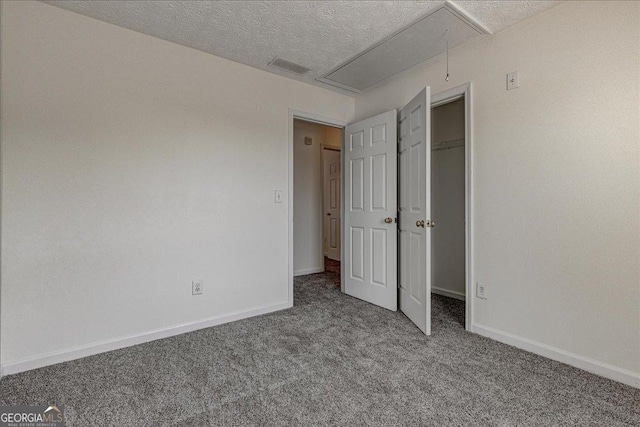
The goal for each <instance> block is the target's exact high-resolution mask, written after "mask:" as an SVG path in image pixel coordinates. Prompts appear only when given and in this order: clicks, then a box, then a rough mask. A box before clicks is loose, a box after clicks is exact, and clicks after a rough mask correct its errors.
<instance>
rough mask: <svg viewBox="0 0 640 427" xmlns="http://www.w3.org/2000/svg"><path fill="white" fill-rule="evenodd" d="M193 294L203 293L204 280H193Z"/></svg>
mask: <svg viewBox="0 0 640 427" xmlns="http://www.w3.org/2000/svg"><path fill="white" fill-rule="evenodd" d="M191 294H192V295H202V280H193V281H192V282H191Z"/></svg>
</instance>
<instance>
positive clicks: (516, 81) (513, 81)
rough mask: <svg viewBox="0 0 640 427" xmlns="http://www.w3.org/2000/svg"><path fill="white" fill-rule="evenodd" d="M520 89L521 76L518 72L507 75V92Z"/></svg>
mask: <svg viewBox="0 0 640 427" xmlns="http://www.w3.org/2000/svg"><path fill="white" fill-rule="evenodd" d="M517 87H520V76H519V75H518V72H517V71H514V72H512V73H509V74H507V90H511V89H515V88H517Z"/></svg>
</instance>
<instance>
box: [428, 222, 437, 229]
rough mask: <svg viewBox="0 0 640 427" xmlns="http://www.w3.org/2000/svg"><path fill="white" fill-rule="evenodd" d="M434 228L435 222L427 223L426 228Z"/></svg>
mask: <svg viewBox="0 0 640 427" xmlns="http://www.w3.org/2000/svg"><path fill="white" fill-rule="evenodd" d="M435 226H436V222H435V221H427V227H430V228H433V227H435Z"/></svg>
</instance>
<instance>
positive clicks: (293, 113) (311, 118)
mask: <svg viewBox="0 0 640 427" xmlns="http://www.w3.org/2000/svg"><path fill="white" fill-rule="evenodd" d="M295 119H300V120H304V121H306V122H313V123H319V124H321V125H326V126H331V127H334V128H340V129H342V131H343V133H344V127H345V126H346V125H347V122H345V121H342V120H338V119H332V118H329V117H323V116H320V115H318V114H314V113H307V112H306V111H299V110H294V109H291V108H289V145H288V155H289V175H288V186H289V188H287V194H288V197H287V204H288V214H289V273H288V275H289V299H288V303H289V306H290V307H292V306H293V121H294V120H295ZM342 139H344V138H342ZM340 153H341V154H340V163H341V164H342V163H343V161H342V150H340ZM342 174H343V172H342V168H340V178H341V179H343V176H342ZM340 187H341V190H340V192H341V194H340V200H342V196H343V194H342V192H343V191H344V189H343V188H342V187H343V186H342V185H340ZM341 211H342V209H341ZM343 213H344V212H341V215H343ZM340 238H341V239H342V235H340ZM341 243H342V242H341ZM343 292H344V290H343Z"/></svg>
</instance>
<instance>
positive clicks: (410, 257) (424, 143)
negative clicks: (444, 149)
mask: <svg viewBox="0 0 640 427" xmlns="http://www.w3.org/2000/svg"><path fill="white" fill-rule="evenodd" d="M430 100H431V96H430V90H429V88H428V87H427V88H425V89H424V90H423V91H422V92H420V93H419V94H418V96H416V97H415V98H414V99H413V100H412V101H411V102H410V103H409V104H407V105H406V106H405V107H404V108H403V109H402V110H401V111H400V119H399V126H398V129H399V131H398V132H399V134H400V135H399V141H398V165H399V166H398V184H399V185H398V187H399V189H400V190H399V191H400V194H399V196H400V197H399V202H398V205H399V209H398V210H399V233H398V235H399V246H400V247H399V257H398V259H399V260H400V266H399V269H400V275H399V278H398V285H399V286H398V287H399V293H400V297H399V299H400V301H399V302H400V310H401V311H402V312H403V313H404V314H405V315H406V316H407V317H408V318H409V319H410V320H411V321H412V322H413V323H415V324H416V326H418V328H420V330H421V331H422V332H424V333H425V334H427V335H430V334H431V233H430V230H431V226H432V225H433V223H432V221H431V217H430V215H431V183H430V181H431V105H430Z"/></svg>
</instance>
